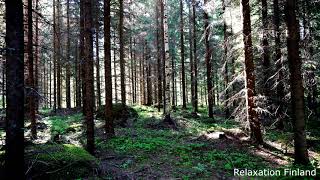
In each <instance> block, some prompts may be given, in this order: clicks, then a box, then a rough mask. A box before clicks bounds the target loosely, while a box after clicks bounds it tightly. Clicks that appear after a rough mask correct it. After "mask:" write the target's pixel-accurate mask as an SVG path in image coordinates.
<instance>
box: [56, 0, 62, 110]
mask: <svg viewBox="0 0 320 180" xmlns="http://www.w3.org/2000/svg"><path fill="white" fill-rule="evenodd" d="M57 14H58V17H57V18H58V19H57V51H58V52H57V59H56V61H57V87H56V88H57V106H58V109H61V98H62V97H61V56H62V52H61V30H60V28H61V17H60V14H62V13H61V3H60V0H57Z"/></svg>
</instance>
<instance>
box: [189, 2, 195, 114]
mask: <svg viewBox="0 0 320 180" xmlns="http://www.w3.org/2000/svg"><path fill="white" fill-rule="evenodd" d="M192 2H193V1H192ZM192 14H193V13H192V9H191V3H190V4H189V46H190V50H189V55H190V56H189V59H190V81H191V83H190V84H191V104H192V108H193V111H194V101H195V100H194V97H195V95H194V65H193V64H194V61H193V50H192V49H193V31H192V19H193V18H192Z"/></svg>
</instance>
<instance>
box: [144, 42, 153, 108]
mask: <svg viewBox="0 0 320 180" xmlns="http://www.w3.org/2000/svg"><path fill="white" fill-rule="evenodd" d="M145 43H146V66H147V67H146V68H147V70H146V71H147V72H146V75H147V77H146V79H147V105H148V106H151V105H152V80H151V78H152V77H151V62H150V61H151V58H150V55H149V49H148V44H147V41H146V42H145Z"/></svg>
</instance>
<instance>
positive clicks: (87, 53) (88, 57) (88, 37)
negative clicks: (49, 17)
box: [83, 0, 95, 154]
mask: <svg viewBox="0 0 320 180" xmlns="http://www.w3.org/2000/svg"><path fill="white" fill-rule="evenodd" d="M83 1H84V4H83V15H84V47H85V48H84V64H83V65H84V79H83V80H84V81H85V82H86V83H85V87H84V89H85V92H84V95H83V98H84V99H85V101H84V102H85V103H84V111H85V121H86V126H87V132H86V134H87V146H86V149H87V150H88V152H89V153H91V154H94V149H95V147H94V121H93V106H94V98H92V95H93V94H94V86H93V79H94V77H93V35H92V28H93V23H92V21H93V19H92V1H91V0H83Z"/></svg>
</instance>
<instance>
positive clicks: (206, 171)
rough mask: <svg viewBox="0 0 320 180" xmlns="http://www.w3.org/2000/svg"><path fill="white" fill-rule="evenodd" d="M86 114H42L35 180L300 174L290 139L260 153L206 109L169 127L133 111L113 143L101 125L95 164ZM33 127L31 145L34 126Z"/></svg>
mask: <svg viewBox="0 0 320 180" xmlns="http://www.w3.org/2000/svg"><path fill="white" fill-rule="evenodd" d="M80 112H81V111H80V110H77V109H73V110H59V111H58V112H57V113H56V114H54V113H52V112H50V110H42V111H41V112H40V115H39V116H38V120H39V121H38V139H37V140H32V141H31V140H30V139H29V140H28V139H27V140H26V155H25V157H26V167H27V172H26V174H27V176H28V177H29V178H32V179H234V178H236V177H233V169H234V168H239V169H241V168H247V169H265V168H270V169H284V168H286V167H292V161H293V158H292V155H293V153H292V152H293V149H292V142H291V141H292V135H291V134H290V133H282V132H277V131H275V130H272V132H271V131H267V132H266V133H265V140H266V143H267V145H264V146H253V145H252V144H251V143H250V142H249V141H248V138H247V137H248V135H247V134H246V133H245V131H244V130H243V129H242V128H239V127H240V126H239V124H238V123H237V122H235V121H234V120H228V119H225V118H224V117H223V116H222V115H215V117H214V120H213V119H210V118H207V117H206V111H205V109H204V108H203V109H202V108H201V109H200V112H199V114H198V116H194V115H193V114H191V113H189V112H190V110H188V111H186V110H181V111H176V112H173V114H172V117H173V119H174V123H173V124H170V123H165V122H163V121H162V115H161V113H159V112H158V111H157V109H156V108H152V107H146V106H134V107H132V108H127V109H126V110H125V111H124V112H119V113H118V114H117V118H118V119H117V120H116V122H115V123H116V125H117V126H116V129H115V131H116V137H115V138H112V139H109V140H106V137H105V134H104V128H103V125H104V121H103V120H99V118H97V119H96V120H95V124H96V130H95V134H96V140H95V141H96V154H95V156H91V155H90V154H88V153H87V152H86V151H85V150H84V148H83V144H85V134H84V131H83V129H85V127H84V126H83V116H82V114H81V113H80ZM121 113H124V114H122V115H121ZM121 116H125V121H124V120H123V119H122V117H121ZM26 127H27V131H26V137H28V136H29V133H30V132H29V131H30V130H29V129H30V128H29V124H28V123H27V124H26ZM2 136H3V135H2ZM309 139H311V140H315V141H316V142H317V143H314V144H313V146H312V147H310V148H309V153H310V156H311V160H312V163H313V165H314V166H315V167H318V168H319V165H318V161H320V147H319V146H320V143H318V142H319V136H318V137H312V138H309ZM0 152H1V151H0ZM2 154H3V152H2ZM2 157H3V156H2ZM1 161H2V163H1V164H3V159H2V160H1Z"/></svg>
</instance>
